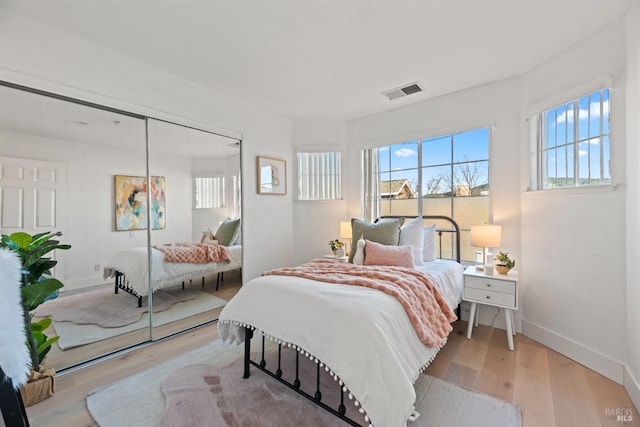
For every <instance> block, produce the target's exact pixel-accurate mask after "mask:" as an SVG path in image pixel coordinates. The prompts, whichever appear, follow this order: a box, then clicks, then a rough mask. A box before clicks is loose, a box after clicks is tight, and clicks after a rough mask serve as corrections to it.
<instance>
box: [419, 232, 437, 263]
mask: <svg viewBox="0 0 640 427" xmlns="http://www.w3.org/2000/svg"><path fill="white" fill-rule="evenodd" d="M435 259H436V225H435V224H431V225H430V226H428V227H424V242H423V246H422V260H423V261H424V262H431V261H435Z"/></svg>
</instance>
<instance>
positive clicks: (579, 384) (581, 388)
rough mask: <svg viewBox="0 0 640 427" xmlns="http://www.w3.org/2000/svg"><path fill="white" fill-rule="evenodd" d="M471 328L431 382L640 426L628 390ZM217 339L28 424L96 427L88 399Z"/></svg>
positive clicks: (531, 346)
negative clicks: (627, 415) (620, 415)
mask: <svg viewBox="0 0 640 427" xmlns="http://www.w3.org/2000/svg"><path fill="white" fill-rule="evenodd" d="M466 326H467V323H466V322H462V321H458V322H456V323H455V324H454V327H455V329H454V331H453V332H452V333H451V335H450V337H449V341H448V343H447V345H446V346H445V347H444V348H443V349H442V350H441V352H440V354H439V355H438V356H437V357H436V359H435V360H434V362H433V363H432V365H431V366H430V368H429V369H428V371H427V373H428V374H430V375H433V376H436V377H439V378H442V379H444V380H447V381H449V382H453V383H456V384H459V385H461V386H464V387H468V388H471V389H475V390H479V391H481V392H483V393H486V394H490V395H492V396H495V397H498V398H501V399H504V400H506V401H509V402H513V403H515V404H517V405H519V406H520V408H521V410H522V419H523V425H524V426H525V427H532V426H544V427H553V426H580V427H583V426H618V427H632V426H640V416H639V414H638V411H637V409H636V408H635V407H634V406H633V403H632V402H631V400H630V399H629V396H628V395H627V393H626V391H625V390H624V388H623V387H622V386H620V385H618V384H616V383H614V382H612V381H610V380H608V379H606V378H604V377H603V376H601V375H599V374H597V373H595V372H593V371H591V370H589V369H587V368H585V367H584V366H582V365H580V364H578V363H576V362H574V361H572V360H570V359H568V358H566V357H564V356H562V355H560V354H558V353H556V352H554V351H552V350H550V349H548V348H546V347H544V346H543V345H541V344H539V343H537V342H535V341H533V340H531V339H528V338H527V337H525V336H523V335H517V336H516V337H515V341H514V342H515V351H509V350H508V348H507V344H506V341H507V339H506V335H505V331H503V330H500V329H494V328H491V327H488V326H480V327H479V328H477V329H475V330H474V334H473V338H472V339H471V340H467V339H466V337H465V333H466ZM217 338H218V335H217V328H216V325H207V326H204V327H202V328H199V329H196V330H192V331H190V332H188V333H186V334H184V335H179V336H175V337H172V338H169V339H167V340H165V341H162V342H159V343H156V344H153V345H150V346H147V347H145V348H141V349H138V350H136V351H134V352H132V353H129V354H126V355H122V356H118V357H116V358H114V359H111V360H107V361H104V362H101V363H99V364H98V365H95V366H92V367H89V368H84V369H80V370H77V371H75V372H72V373H68V374H65V375H62V376H60V377H58V378H57V384H56V394H55V395H54V396H53V397H51V398H49V399H47V400H46V401H44V402H41V403H39V404H37V405H34V406H32V407H29V408H27V413H28V416H29V419H30V421H31V423H32V425H33V426H43V425H46V426H65V427H67V426H95V425H96V424H95V422H94V421H93V419H92V418H91V415H90V414H89V412H88V411H87V409H86V405H85V395H86V394H87V393H88V392H89V391H91V390H93V389H95V388H97V387H99V386H101V385H105V384H109V383H112V382H114V381H117V380H118V379H121V378H124V377H126V376H129V375H132V374H134V373H135V372H138V371H140V370H143V369H145V368H148V367H150V366H153V365H155V364H158V363H160V362H162V361H164V360H167V359H169V358H172V357H175V356H177V355H179V354H181V353H184V352H187V351H190V350H192V349H195V348H198V347H200V346H202V345H204V344H206V343H209V342H211V341H213V340H215V339H217ZM113 409H114V410H116V411H117V410H118V408H113ZM616 410H623V411H628V410H630V411H631V412H632V418H633V420H632V421H628V422H622V421H616V415H615V412H616ZM123 427H124V426H123Z"/></svg>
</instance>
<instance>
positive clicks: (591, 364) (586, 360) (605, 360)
mask: <svg viewBox="0 0 640 427" xmlns="http://www.w3.org/2000/svg"><path fill="white" fill-rule="evenodd" d="M522 333H523V334H524V335H526V336H528V337H529V338H531V339H533V340H536V341H538V342H539V343H540V344H543V345H545V346H547V347H549V348H551V349H553V350H555V351H557V352H558V353H560V354H563V355H564V356H567V357H568V358H570V359H572V360H575V361H576V362H578V363H580V364H581V365H584V366H586V367H587V368H589V369H592V370H594V371H596V372H597V373H599V374H601V375H604V376H605V377H607V378H609V379H610V380H612V381H615V382H617V383H618V384H620V385H624V379H625V374H624V372H625V366H624V364H623V363H621V362H619V361H617V360H614V359H612V358H610V357H608V356H605V355H603V354H601V353H598V352H597V351H595V350H593V349H591V348H588V347H585V346H584V345H582V344H580V343H577V342H575V341H573V340H571V339H569V338H567V337H564V336H562V335H559V334H558V333H556V332H554V331H551V330H549V329H546V328H543V327H542V326H539V325H536V324H533V323H531V322H528V321H527V320H525V319H522ZM635 384H636V387H637V382H636V383H635ZM630 394H631V393H630ZM635 402H636V401H634V403H635Z"/></svg>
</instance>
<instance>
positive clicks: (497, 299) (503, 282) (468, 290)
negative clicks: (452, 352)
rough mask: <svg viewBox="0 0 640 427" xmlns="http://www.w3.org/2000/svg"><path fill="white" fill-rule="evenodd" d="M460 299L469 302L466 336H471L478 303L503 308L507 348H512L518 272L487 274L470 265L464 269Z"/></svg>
mask: <svg viewBox="0 0 640 427" xmlns="http://www.w3.org/2000/svg"><path fill="white" fill-rule="evenodd" d="M462 299H463V300H464V301H469V302H470V303H471V310H470V311H469V326H468V327H467V338H471V333H472V332H473V324H474V320H475V321H476V326H477V319H475V317H476V311H477V308H478V304H485V305H491V306H494V307H498V308H502V309H503V310H504V320H505V323H506V324H507V341H508V343H509V350H513V335H515V334H516V332H515V327H514V324H513V311H514V310H517V309H518V273H517V272H515V271H510V272H509V274H498V273H494V274H492V275H489V274H484V271H478V270H476V268H475V266H473V265H472V266H470V267H468V268H467V269H466V270H465V271H464V296H463V297H462Z"/></svg>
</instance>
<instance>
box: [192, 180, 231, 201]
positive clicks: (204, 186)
mask: <svg viewBox="0 0 640 427" xmlns="http://www.w3.org/2000/svg"><path fill="white" fill-rule="evenodd" d="M193 193H194V198H193V200H194V205H193V207H194V209H211V208H224V207H225V206H226V203H225V200H226V199H225V191H224V176H213V177H212V176H205V177H195V178H193Z"/></svg>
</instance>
